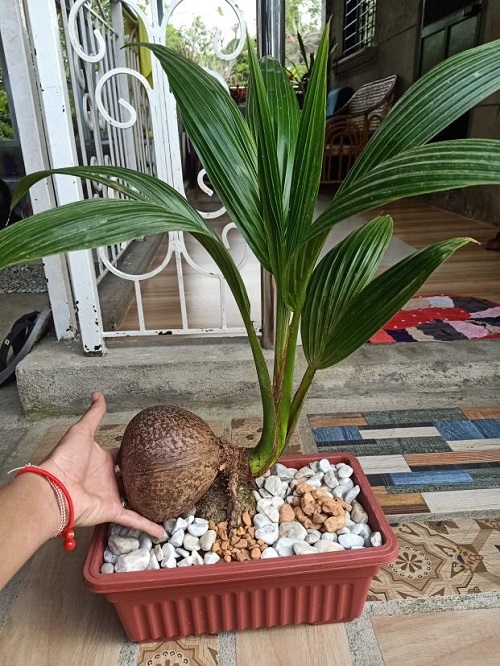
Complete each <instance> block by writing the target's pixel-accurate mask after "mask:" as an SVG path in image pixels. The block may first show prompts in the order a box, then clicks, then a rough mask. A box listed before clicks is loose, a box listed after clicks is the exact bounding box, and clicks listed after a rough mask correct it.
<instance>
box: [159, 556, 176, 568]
mask: <svg viewBox="0 0 500 666" xmlns="http://www.w3.org/2000/svg"><path fill="white" fill-rule="evenodd" d="M176 566H177V561H176V559H175V557H165V558H163V560H162V562H161V568H162V569H175V567H176Z"/></svg>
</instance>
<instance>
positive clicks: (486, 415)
mask: <svg viewBox="0 0 500 666" xmlns="http://www.w3.org/2000/svg"><path fill="white" fill-rule="evenodd" d="M462 412H463V413H464V414H465V416H466V417H467V418H468V419H471V420H474V421H476V420H478V419H500V407H463V408H462Z"/></svg>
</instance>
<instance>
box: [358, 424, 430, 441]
mask: <svg viewBox="0 0 500 666" xmlns="http://www.w3.org/2000/svg"><path fill="white" fill-rule="evenodd" d="M360 434H361V438H362V439H377V440H378V439H407V438H409V437H439V436H440V435H441V433H440V432H438V430H437V429H436V428H435V427H434V426H421V427H417V426H411V427H406V428H376V429H366V430H365V429H362V430H360Z"/></svg>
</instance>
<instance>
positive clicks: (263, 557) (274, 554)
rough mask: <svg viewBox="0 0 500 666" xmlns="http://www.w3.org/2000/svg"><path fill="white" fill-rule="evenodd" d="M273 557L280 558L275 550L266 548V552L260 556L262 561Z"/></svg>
mask: <svg viewBox="0 0 500 666" xmlns="http://www.w3.org/2000/svg"><path fill="white" fill-rule="evenodd" d="M271 557H279V555H278V553H277V552H276V551H275V550H274V548H266V550H263V551H262V555H261V556H260V559H261V560H269V559H271Z"/></svg>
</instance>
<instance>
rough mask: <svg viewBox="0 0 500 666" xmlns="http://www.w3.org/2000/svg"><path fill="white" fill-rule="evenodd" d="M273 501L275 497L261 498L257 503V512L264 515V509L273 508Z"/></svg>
mask: <svg viewBox="0 0 500 666" xmlns="http://www.w3.org/2000/svg"><path fill="white" fill-rule="evenodd" d="M273 499H274V497H261V498H260V500H259V501H258V502H257V506H256V508H257V511H258V512H259V513H263V512H264V509H267V507H268V506H273Z"/></svg>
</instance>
